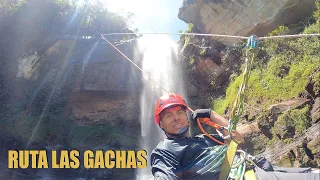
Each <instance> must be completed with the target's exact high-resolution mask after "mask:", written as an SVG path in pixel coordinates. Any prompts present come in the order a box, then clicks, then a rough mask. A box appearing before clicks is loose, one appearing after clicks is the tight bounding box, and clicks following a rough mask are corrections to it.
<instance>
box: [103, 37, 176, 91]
mask: <svg viewBox="0 0 320 180" xmlns="http://www.w3.org/2000/svg"><path fill="white" fill-rule="evenodd" d="M100 35H101V37H102V38H103V39H104V40H105V41H106V42H107V43H108V44H110V45H111V46H112V47H113V48H115V49H116V50H117V51H118V52H119V53H120V54H121V55H122V56H124V57H125V58H126V59H127V60H128V61H129V62H131V64H133V65H134V66H135V67H136V68H138V69H139V70H140V71H141V72H143V73H144V74H145V75H147V76H148V77H149V78H150V79H151V80H152V81H154V82H155V83H156V84H157V85H159V86H160V87H161V88H162V89H163V90H165V91H166V92H167V93H170V92H169V91H168V90H167V89H166V88H164V87H163V86H162V85H161V84H160V83H158V82H157V81H156V80H155V79H153V78H152V77H151V76H150V75H149V74H148V73H147V72H145V71H144V70H143V69H141V68H140V67H139V66H138V65H137V64H135V63H134V62H133V61H132V60H131V59H130V58H128V57H127V56H126V55H125V54H123V53H122V52H121V51H120V50H119V49H118V48H117V47H115V46H114V45H113V44H112V43H111V42H109V41H108V40H107V39H106V38H105V37H104V36H103V35H102V34H100Z"/></svg>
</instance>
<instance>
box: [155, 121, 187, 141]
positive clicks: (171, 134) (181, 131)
mask: <svg viewBox="0 0 320 180" xmlns="http://www.w3.org/2000/svg"><path fill="white" fill-rule="evenodd" d="M189 126H190V125H189V124H188V125H187V126H185V127H183V128H182V129H181V130H180V132H179V133H178V134H173V133H168V132H166V131H165V129H164V128H161V129H162V130H163V131H164V133H166V134H167V135H170V136H172V137H175V138H181V137H183V136H184V135H185V134H186V133H187V132H188V130H189Z"/></svg>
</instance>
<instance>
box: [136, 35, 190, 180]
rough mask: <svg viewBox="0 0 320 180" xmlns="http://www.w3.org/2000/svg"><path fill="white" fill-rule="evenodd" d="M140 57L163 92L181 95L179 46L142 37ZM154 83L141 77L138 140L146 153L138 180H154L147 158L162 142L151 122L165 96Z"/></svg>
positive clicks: (156, 37)
mask: <svg viewBox="0 0 320 180" xmlns="http://www.w3.org/2000/svg"><path fill="white" fill-rule="evenodd" d="M138 46H139V50H140V52H141V53H142V54H143V63H142V69H143V70H144V71H145V72H147V73H148V74H149V75H150V76H151V77H152V78H153V79H154V80H155V81H157V82H158V83H160V84H161V85H162V86H163V87H164V88H165V89H166V90H168V91H170V92H175V93H178V94H181V95H182V96H183V95H184V87H183V80H182V71H181V66H180V65H179V59H178V55H177V48H178V45H177V44H176V43H174V42H173V41H172V40H171V39H169V38H168V37H167V36H159V35H157V36H152V35H149V36H144V37H142V38H140V39H139V40H138ZM166 93H167V92H166V91H165V90H164V89H162V88H161V87H160V86H159V85H158V84H157V83H155V82H153V80H151V78H148V76H147V75H145V74H144V76H143V88H142V94H141V97H140V109H141V114H140V121H141V140H140V147H141V149H144V150H146V151H147V162H148V163H147V164H148V166H147V168H144V169H139V170H138V171H137V179H139V180H140V179H143V180H144V179H153V176H152V173H151V166H150V164H151V162H150V154H151V152H152V150H153V149H154V148H155V147H156V146H157V144H158V143H159V142H160V141H161V140H163V139H164V138H165V135H164V133H163V131H162V130H161V129H160V128H159V127H157V125H156V123H155V120H154V106H155V104H156V102H157V99H158V98H159V97H160V96H162V95H163V94H166Z"/></svg>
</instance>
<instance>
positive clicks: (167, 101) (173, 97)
mask: <svg viewBox="0 0 320 180" xmlns="http://www.w3.org/2000/svg"><path fill="white" fill-rule="evenodd" d="M174 105H181V106H183V107H185V108H187V109H189V107H188V105H187V103H186V102H185V101H184V100H183V98H182V97H181V96H180V95H179V94H175V93H168V94H166V95H163V96H161V97H160V98H159V99H158V102H157V104H156V107H155V112H154V116H155V121H156V123H157V124H158V125H159V122H160V113H161V112H162V111H163V110H164V109H165V108H167V107H170V106H174Z"/></svg>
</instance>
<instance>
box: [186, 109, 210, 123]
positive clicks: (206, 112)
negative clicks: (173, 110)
mask: <svg viewBox="0 0 320 180" xmlns="http://www.w3.org/2000/svg"><path fill="white" fill-rule="evenodd" d="M191 115H192V119H193V120H194V121H195V122H196V121H197V119H198V118H210V115H211V109H196V110H195V111H193V112H192V113H191Z"/></svg>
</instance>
